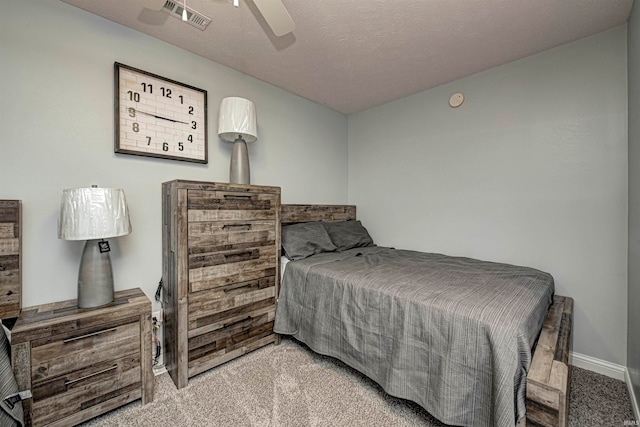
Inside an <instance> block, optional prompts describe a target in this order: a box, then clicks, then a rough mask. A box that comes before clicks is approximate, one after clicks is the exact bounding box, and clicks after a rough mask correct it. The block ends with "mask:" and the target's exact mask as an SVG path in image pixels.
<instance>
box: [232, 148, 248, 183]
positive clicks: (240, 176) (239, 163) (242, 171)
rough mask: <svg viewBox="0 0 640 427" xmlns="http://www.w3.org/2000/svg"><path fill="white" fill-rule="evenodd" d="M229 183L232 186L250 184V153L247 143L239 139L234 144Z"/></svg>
mask: <svg viewBox="0 0 640 427" xmlns="http://www.w3.org/2000/svg"><path fill="white" fill-rule="evenodd" d="M229 182H230V183H232V184H249V152H248V151H247V143H246V142H244V140H243V139H241V138H238V139H236V141H235V142H234V143H233V152H232V153H231V168H230V170H229Z"/></svg>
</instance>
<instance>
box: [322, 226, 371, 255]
mask: <svg viewBox="0 0 640 427" xmlns="http://www.w3.org/2000/svg"><path fill="white" fill-rule="evenodd" d="M322 225H323V226H324V228H325V229H326V230H327V233H329V237H330V238H331V241H332V242H333V244H334V245H336V247H337V248H338V250H339V251H346V250H347V249H352V248H363V247H366V246H375V245H374V243H373V239H372V238H371V236H370V235H369V232H368V231H367V229H366V228H364V226H363V225H362V223H361V222H360V221H355V220H352V221H340V222H323V223H322Z"/></svg>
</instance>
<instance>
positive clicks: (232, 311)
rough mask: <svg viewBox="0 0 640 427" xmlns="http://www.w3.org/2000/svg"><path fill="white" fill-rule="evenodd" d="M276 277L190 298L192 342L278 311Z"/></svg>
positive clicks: (215, 290)
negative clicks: (227, 325)
mask: <svg viewBox="0 0 640 427" xmlns="http://www.w3.org/2000/svg"><path fill="white" fill-rule="evenodd" d="M275 279H276V278H275V276H273V275H272V276H270V277H263V278H261V279H256V280H251V281H248V282H243V283H234V284H232V285H228V286H225V287H222V288H218V289H214V290H209V291H203V292H197V293H192V294H189V296H188V302H189V309H188V316H187V322H188V324H187V326H188V331H189V338H192V337H194V336H196V335H202V334H204V333H207V332H210V331H213V330H217V329H221V328H223V327H225V325H226V324H229V323H233V322H237V321H239V320H241V319H244V318H247V317H257V316H259V315H261V314H264V313H266V312H267V311H269V310H275V299H276V287H275V282H276V280H275Z"/></svg>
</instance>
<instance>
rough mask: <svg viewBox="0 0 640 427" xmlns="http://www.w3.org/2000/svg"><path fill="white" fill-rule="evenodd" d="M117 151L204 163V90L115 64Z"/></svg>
mask: <svg viewBox="0 0 640 427" xmlns="http://www.w3.org/2000/svg"><path fill="white" fill-rule="evenodd" d="M114 75H115V112H114V113H115V152H116V153H124V154H134V155H138V156H148V157H160V158H164V159H171V160H183V161H188V162H197V163H207V162H208V155H207V153H208V146H207V91H205V90H202V89H198V88H196V87H193V86H189V85H186V84H184V83H179V82H177V81H175V80H171V79H168V78H166V77H161V76H158V75H156V74H152V73H149V72H146V71H142V70H139V69H137V68H133V67H129V66H127V65H124V64H120V63H117V62H116V63H115V64H114Z"/></svg>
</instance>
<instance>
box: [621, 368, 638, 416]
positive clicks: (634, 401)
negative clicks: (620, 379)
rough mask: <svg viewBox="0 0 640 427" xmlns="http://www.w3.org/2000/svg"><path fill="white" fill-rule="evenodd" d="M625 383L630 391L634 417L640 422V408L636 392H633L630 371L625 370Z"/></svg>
mask: <svg viewBox="0 0 640 427" xmlns="http://www.w3.org/2000/svg"><path fill="white" fill-rule="evenodd" d="M624 382H625V383H627V390H629V398H630V399H631V407H632V408H633V416H634V418H635V419H636V420H640V408H638V398H637V396H636V393H635V391H633V384H631V377H630V376H629V370H628V369H625V373H624Z"/></svg>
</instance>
